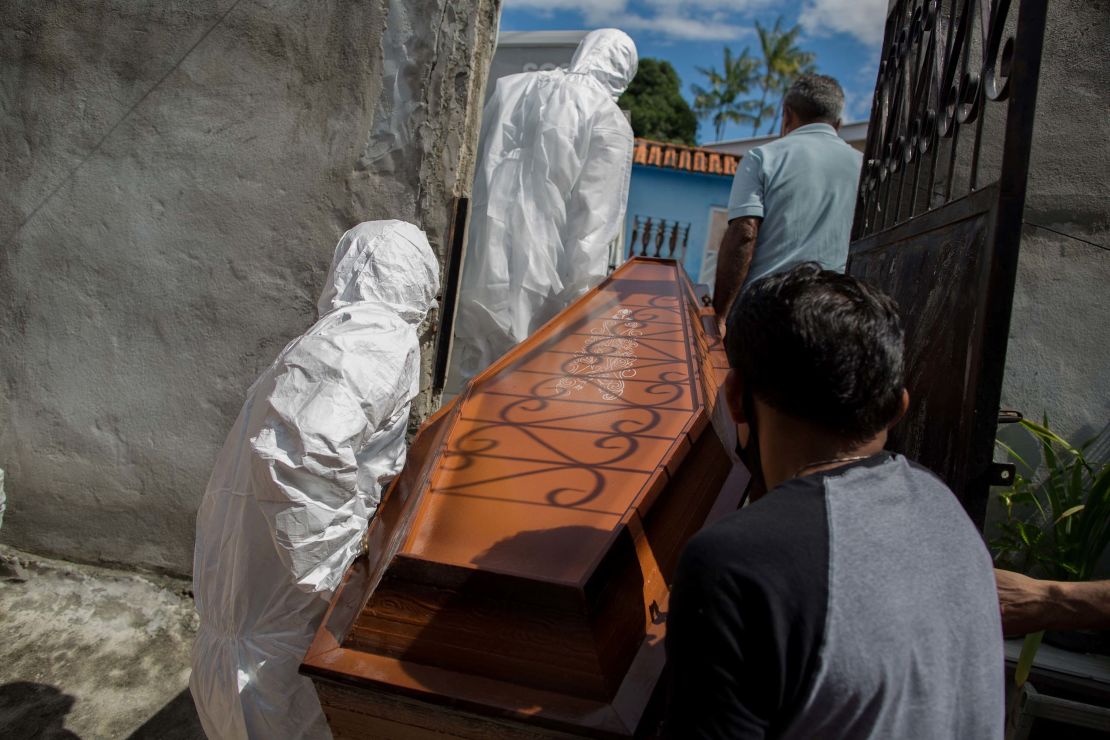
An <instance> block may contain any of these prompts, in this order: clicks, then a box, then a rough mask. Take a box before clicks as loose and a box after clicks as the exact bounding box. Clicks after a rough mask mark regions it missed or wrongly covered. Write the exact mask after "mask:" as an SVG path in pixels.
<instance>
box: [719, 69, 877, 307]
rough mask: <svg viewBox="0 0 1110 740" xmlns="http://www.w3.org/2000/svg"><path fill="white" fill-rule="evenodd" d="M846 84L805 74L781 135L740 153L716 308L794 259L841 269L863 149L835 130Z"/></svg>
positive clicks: (789, 98) (791, 95)
mask: <svg viewBox="0 0 1110 740" xmlns="http://www.w3.org/2000/svg"><path fill="white" fill-rule="evenodd" d="M843 110H844V91H843V90H842V89H841V88H840V84H839V83H837V81H836V80H834V79H833V78H832V77H827V76H825V75H805V76H803V77H799V78H798V80H797V81H796V82H795V83H794V84H793V85H792V86H791V87H790V89H789V90H788V91H787V93H786V97H785V98H783V103H782V137H781V138H779V139H776V140H775V141H772V142H771V143H769V144H764V145H763V146H760V147H756V148H755V149H752V150H751V151H749V152H748V153H747V154H745V155H744V158H743V160H741V162H740V166H739V167H737V168H736V176H735V178H734V179H733V181H732V194H731V196H730V197H729V203H728V218H729V221H728V229H727V231H726V232H725V235H724V238H723V239H722V240H721V248H720V252H719V254H718V258H717V277H716V281H715V284H714V289H713V305H714V307H715V308H716V310H717V315H718V316H721V317H724V316H727V315H728V307H729V306H730V305H731V304H732V301H733V299H734V298H736V296H738V295H739V294H740V293H741V292H742V291H743V289H744V288H745V287H747V286H748V285H751V284H752V283H753V282H755V281H756V280H758V279H759V278H761V277H763V276H764V275H769V274H771V273H773V272H780V271H782V270H784V269H787V268H789V267H792V266H793V265H795V264H797V263H799V262H807V261H813V262H818V263H820V265H821V266H822V267H824V268H825V269H828V270H837V271H839V272H843V271H844V268H845V265H846V263H847V261H848V240H849V237H850V232H851V229H852V218H853V216H854V214H855V204H856V189H857V188H858V186H859V174H860V168H861V166H862V163H863V155H862V154H860V153H859V152H858V151H856V150H855V149H853V148H852V147H851V146H849V145H848V143H847V142H845V141H844V140H843V139H841V138H840V137H839V136H838V135H837V131H838V130H839V129H840V117H841V114H842V112H843Z"/></svg>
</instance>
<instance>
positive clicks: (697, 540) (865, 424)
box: [666, 263, 1004, 740]
mask: <svg viewBox="0 0 1110 740" xmlns="http://www.w3.org/2000/svg"><path fill="white" fill-rule="evenodd" d="M725 343H726V348H727V350H728V354H729V361H730V365H731V367H732V370H731V372H730V374H729V378H728V381H727V382H726V386H725V387H726V396H727V398H728V400H729V406H730V410H731V411H732V414H733V416H734V418H735V419H736V421H737V423H739V424H750V425H751V432H752V437H751V441H750V442H749V445H757V446H758V449H759V452H760V455H759V458H757V459H761V461H762V462H761V469H759V470H755V471H753V474H756V475H762V477H763V478H764V481H765V483H766V486H767V490H768V491H769V492H768V493H767V494H766V495H765V496H763V497H762V498H760V499H759V500H758V501H755V502H754V503H752V504H751V505H750V506H748V507H746V508H744V509H742V510H740V511H737V512H735V513H733V514H730V515H729V516H727V517H725V518H724V519H722V520H720V521H718V522H717V523H715V524H713V525H711V526H710V527H707V528H706V529H704V530H703V531H701V532H700V533H698V534H697V535H696V536H695V537H694V538H693V539H692V540H691V541H690V543H689V544H688V545H687V547H686V550H685V552H684V553H683V555H682V559H681V562H680V564H679V567H678V571H677V573H676V575H675V580H674V586H673V589H672V592H671V602H670V610H669V614H668V618H667V659H668V663H669V665H670V668H671V676H672V689H671V701H670V706H669V709H668V717H667V725H666V735H667V737H671V738H683V740H685V739H686V738H730V739H732V738H763V737H781V738H884V739H886V738H959V739H960V740H963V739H965V738H968V739H972V738H974V739H976V740H977V739H979V738H1001V737H1002V732H1003V705H1004V700H1003V691H1004V688H1003V686H1004V684H1003V681H1004V678H1003V654H1002V629H1001V624H1000V620H999V607H998V597H997V595H996V592H995V582H994V575H993V571H992V568H991V561H990V557H989V556H988V554H987V550H986V547H985V546H984V544H983V541H982V539H981V538H980V536H979V533H978V531H977V530H976V528H975V527H974V525H973V524H972V523H971V521H970V520H969V519H968V518H967V516H966V514H965V513H964V511H963V509H962V508H961V506H960V504H959V502H958V501H957V499H956V497H955V496H954V495H953V494H952V492H951V491H950V490H949V489H948V488H947V487H946V486H945V485H944V483H942V482H941V481H940V480H939V479H938V478H937V477H936V476H934V475H933V474H932V473H930V472H929V471H928V470H925V469H924V468H921V467H920V466H918V465H916V464H914V463H913V462H911V461H909V460H907V459H906V458H904V457H902V456H901V455H895V454H892V453H889V452H884V451H883V446H884V444H885V443H886V435H887V429H888V428H889V427H891V426H893V424H894V423H895V422H896V421H897V420H898V418H899V417H900V416H901V415H902V413H903V412H904V411H905V407H906V404H907V403H908V396H907V395H906V392H905V390H904V388H903V370H902V345H903V333H902V328H901V325H900V322H899V319H898V315H897V310H896V308H895V306H894V304H893V302H892V301H891V300H890V299H889V298H887V297H886V296H884V295H882V294H881V293H879V292H877V291H875V290H874V289H872V288H869V287H868V286H866V285H864V284H863V283H860V282H859V281H857V280H856V279H854V278H852V277H850V276H847V275H841V274H838V273H834V272H829V271H824V270H821V269H820V267H819V266H818V265H816V264H814V263H807V264H802V265H799V266H798V267H795V268H794V269H792V270H789V271H787V272H783V273H778V274H775V275H771V276H769V277H766V278H764V279H762V280H759V281H757V282H756V283H754V284H753V285H752V286H751V287H750V288H749V289H748V290H747V291H745V292H744V293H743V294H742V296H741V297H740V298H739V299H738V300H737V301H736V303H735V304H734V305H733V307H732V310H731V312H730V314H729V317H728V323H727V332H726V335H725ZM938 433H941V432H939V431H938ZM745 456H746V455H745Z"/></svg>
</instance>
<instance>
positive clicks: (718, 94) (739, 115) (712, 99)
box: [691, 46, 759, 141]
mask: <svg viewBox="0 0 1110 740" xmlns="http://www.w3.org/2000/svg"><path fill="white" fill-rule="evenodd" d="M758 66H759V61H758V60H756V59H753V58H752V57H751V56H750V55H749V54H748V50H747V49H744V51H743V52H741V54H740V56H736V57H734V56H733V54H732V49H729V48H728V47H727V46H726V47H725V58H724V64H723V66H722V69H721V70H720V71H717V70H716V69H714V68H712V67H710V68H705V67H698V68H697V70H698V72H701V73H702V74H703V75H704V76H705V78H706V80H707V81H708V83H709V86H708V87H702V86H701V85H692V86H691V90H693V92H694V110H695V111H697V114H698V115H699V116H700V117H702V118H709V119H710V120H711V121H712V122H713V131H714V133H715V134H716V139H717V140H718V141H720V139H721V134H722V133H723V132H724V128H725V124H726V123H728V122H730V121H731V122H733V123H744V122H745V121H750V120H751V119H752V114H753V112H754V106H753V101H750V100H743V99H742V98H743V96H745V95H747V94H748V93H749V92H750V91H751V88H752V85H754V84H755V83H756V81H757V69H758Z"/></svg>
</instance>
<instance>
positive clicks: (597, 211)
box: [451, 28, 637, 390]
mask: <svg viewBox="0 0 1110 740" xmlns="http://www.w3.org/2000/svg"><path fill="white" fill-rule="evenodd" d="M636 63H637V60H636V45H635V44H634V43H633V42H632V39H630V38H629V37H628V36H627V35H626V34H625V33H624V32H622V31H618V30H616V29H612V28H607V29H601V30H598V31H593V32H592V33H590V34H588V35H587V36H586V37H585V38H584V39H583V40H582V43H581V44H580V45H579V46H578V50H577V51H576V52H575V54H574V59H573V61H572V62H571V66H570V70H569V71H566V72H564V71H563V70H559V69H556V70H552V71H550V72H526V73H523V74H517V75H510V76H508V77H502V78H501V79H499V80H498V81H497V86H496V88H495V89H494V93H493V95H492V96H491V97H490V99H489V102H488V103H486V108H485V113H484V114H483V117H482V143H481V146H480V148H479V158H478V162H479V172H478V175H477V177H476V178H475V183H474V202H473V215H472V218H471V222H470V240H469V244H468V247H467V253H466V260H465V265H464V268H463V278H462V281H461V283H460V288H459V303H458V313H457V316H458V318H457V320H456V322H455V343H454V347H453V349H452V359H451V366H452V372H451V376H452V390H457V387H458V385H459V384H461V383H462V382H465V380H467V379H469V378H471V377H473V376H474V375H476V374H477V373H479V372H481V371H482V370H484V369H485V368H486V367H487V366H489V365H490V364H491V363H492V362H493V361H494V360H496V359H497V358H498V357H500V356H501V355H502V354H504V353H505V352H506V351H508V350H509V349H510V348H512V347H513V346H514V345H515V344H517V343H518V342H520V341H522V340H524V339H525V338H527V337H528V336H529V335H530V334H532V333H533V332H534V331H535V330H536V329H538V328H539V327H540V326H542V325H543V324H544V323H546V322H547V321H549V320H550V319H551V318H552V317H554V316H555V314H557V313H558V312H559V311H561V310H563V309H564V308H566V307H567V306H568V305H570V304H571V303H572V302H573V301H574V300H575V299H576V298H578V297H579V296H581V295H582V294H583V293H585V292H586V291H587V290H589V289H590V288H591V287H593V286H594V285H596V284H597V283H598V282H600V281H601V279H602V278H604V277H605V274H606V272H607V270H608V266H609V244H610V242H612V240H613V239H614V238H616V236H617V235H618V233H619V232H620V230H621V229H622V228H623V227H624V213H625V208H626V207H627V204H628V180H629V176H630V175H631V173H632V147H633V137H632V128H631V126H629V124H628V121H627V119H626V118H625V117H624V114H623V113H621V110H620V109H619V108H618V107H617V103H616V101H617V98H618V97H620V95H621V93H622V92H624V89H625V88H626V87H628V83H629V82H631V81H632V78H633V77H634V76H635V74H636Z"/></svg>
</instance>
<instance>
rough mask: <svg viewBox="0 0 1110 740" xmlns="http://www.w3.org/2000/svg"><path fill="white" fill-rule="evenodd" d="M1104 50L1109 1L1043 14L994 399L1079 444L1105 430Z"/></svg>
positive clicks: (1109, 138)
mask: <svg viewBox="0 0 1110 740" xmlns="http://www.w3.org/2000/svg"><path fill="white" fill-rule="evenodd" d="M1108 44H1110V2H1108V0H1053V2H1052V3H1050V4H1049V16H1048V25H1047V27H1046V29H1045V47H1044V57H1043V61H1042V66H1041V80H1040V85H1039V89H1038V91H1037V117H1036V127H1035V130H1034V132H1033V155H1032V160H1031V163H1030V173H1029V183H1028V191H1027V196H1026V205H1025V221H1026V227H1025V229H1024V232H1023V236H1022V244H1021V254H1020V258H1019V263H1018V277H1017V287H1016V292H1015V296H1014V307H1013V315H1012V319H1011V324H1010V339H1009V347H1008V349H1007V353H1006V378H1005V381H1004V385H1003V390H1002V401H1003V406H1005V407H1007V408H1014V409H1018V410H1020V411H1022V412H1023V413H1025V414H1026V415H1027V416H1030V417H1033V418H1035V419H1037V420H1039V419H1040V418H1041V416H1042V415H1043V414H1045V413H1047V414H1048V417H1049V421H1050V422H1051V424H1052V426H1053V428H1055V429H1056V430H1057V431H1058V432H1059V433H1060V434H1062V435H1063V436H1064V437H1066V438H1068V439H1071V440H1073V441H1076V442H1080V441H1085V440H1086V439H1088V438H1090V437H1092V436H1094V435H1095V434H1097V433H1098V432H1099V431H1101V429H1102V428H1103V427H1104V426H1106V424H1107V423H1110V301H1108V300H1107V297H1108V295H1110V251H1108V250H1110V178H1108V177H1107V173H1108V172H1110V145H1108V144H1107V142H1110V118H1108V117H1107V115H1106V111H1107V107H1108V104H1110V92H1108V91H1110V66H1107V65H1106V64H1105V63H1102V62H1101V61H1099V60H1104V59H1105V56H1106V49H1107V45H1108ZM1065 235H1066V236H1065ZM1095 245H1099V246H1095ZM1100 246H1101V247H1102V248H1099V247H1100Z"/></svg>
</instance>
